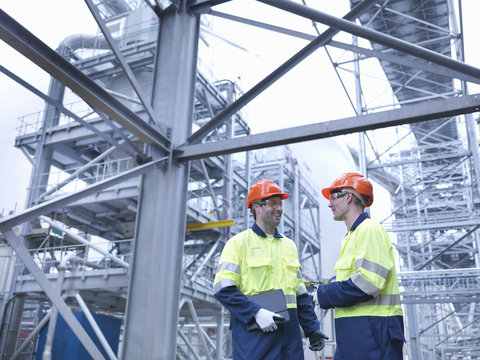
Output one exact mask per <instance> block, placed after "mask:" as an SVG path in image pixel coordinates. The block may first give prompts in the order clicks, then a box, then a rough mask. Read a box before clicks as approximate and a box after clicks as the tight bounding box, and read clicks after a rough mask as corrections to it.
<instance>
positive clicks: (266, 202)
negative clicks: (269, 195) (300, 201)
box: [257, 199, 283, 209]
mask: <svg viewBox="0 0 480 360" xmlns="http://www.w3.org/2000/svg"><path fill="white" fill-rule="evenodd" d="M257 204H258V205H260V206H263V205H268V206H270V207H271V208H273V209H276V208H278V207H279V206H280V207H283V201H275V200H270V199H267V200H263V201H259V202H257Z"/></svg>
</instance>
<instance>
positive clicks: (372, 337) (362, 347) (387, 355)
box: [334, 316, 405, 360]
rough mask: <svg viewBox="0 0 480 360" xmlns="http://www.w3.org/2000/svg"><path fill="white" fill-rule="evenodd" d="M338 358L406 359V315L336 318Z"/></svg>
mask: <svg viewBox="0 0 480 360" xmlns="http://www.w3.org/2000/svg"><path fill="white" fill-rule="evenodd" d="M335 334H336V337H337V339H336V340H337V350H336V351H335V358H334V359H335V360H402V359H403V355H402V354H403V344H404V342H405V337H404V333H403V317H402V316H389V317H382V316H357V317H345V318H338V319H335Z"/></svg>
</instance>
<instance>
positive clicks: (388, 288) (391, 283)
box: [335, 218, 403, 318]
mask: <svg viewBox="0 0 480 360" xmlns="http://www.w3.org/2000/svg"><path fill="white" fill-rule="evenodd" d="M335 273H336V280H337V281H345V280H348V279H351V281H352V282H353V283H354V284H355V285H356V286H358V287H359V288H360V289H361V290H362V291H363V292H365V293H366V294H368V295H371V296H373V299H371V300H369V301H367V302H361V303H357V304H356V305H354V306H350V307H336V308H335V318H343V317H354V316H397V315H399V316H403V311H402V306H401V301H400V292H399V288H398V281H397V273H396V271H395V262H394V253H393V246H392V244H391V242H390V239H389V237H388V234H387V232H386V231H385V230H384V229H383V228H382V227H381V226H380V225H379V224H377V223H375V222H374V221H372V220H371V219H369V218H366V219H365V220H363V221H362V222H361V223H360V225H358V227H357V228H356V229H355V230H354V231H350V232H349V233H348V234H347V236H345V238H344V239H343V241H342V251H341V253H340V258H339V260H338V261H337V262H336V264H335Z"/></svg>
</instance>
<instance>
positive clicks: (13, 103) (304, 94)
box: [0, 0, 480, 215]
mask: <svg viewBox="0 0 480 360" xmlns="http://www.w3.org/2000/svg"><path fill="white" fill-rule="evenodd" d="M242 2H244V3H246V2H247V0H242ZM310 2H311V1H310ZM235 3H239V2H238V1H235ZM250 3H251V2H250ZM308 3H309V1H307V4H308ZM331 3H333V2H331ZM252 4H253V3H251V4H250V5H252ZM335 4H336V6H337V8H335V9H329V10H328V11H329V12H330V13H332V14H334V15H337V16H342V15H343V14H344V13H345V12H346V11H348V10H346V9H347V8H346V6H347V2H346V1H336V2H335ZM230 6H233V4H232V5H230ZM263 6H265V5H263ZM329 6H330V5H329ZM463 6H464V17H465V20H464V22H465V46H466V51H467V53H466V62H467V63H469V64H470V65H474V66H477V67H480V56H479V45H478V39H477V37H478V35H477V34H478V23H477V22H478V20H477V19H478V13H479V10H480V1H478V0H463ZM0 7H1V9H2V10H3V11H5V12H6V13H7V14H8V15H10V16H11V17H13V18H14V19H15V20H16V21H18V22H20V23H21V24H22V25H23V26H25V27H26V28H27V29H28V30H29V31H30V32H32V33H33V34H35V35H36V36H37V37H38V38H40V39H41V40H42V41H43V42H45V43H46V44H47V45H49V46H50V47H51V48H53V49H55V48H56V47H57V46H58V44H59V43H60V42H61V41H62V40H63V39H64V38H66V37H67V36H69V35H71V34H80V33H84V34H93V33H95V31H96V28H97V27H96V24H95V21H94V20H93V17H92V16H91V14H90V12H89V10H88V8H87V6H86V5H85V3H84V2H83V1H80V0H70V1H65V0H48V1H34V0H28V1H11V0H0ZM247 9H248V11H251V10H252V7H251V6H250V7H247ZM275 10H276V9H275ZM270 11H274V10H270ZM250 13H251V14H252V13H255V12H250ZM276 13H277V12H276ZM258 14H259V15H260V12H258ZM278 14H280V12H278ZM240 15H241V14H240ZM245 16H247V13H245ZM279 16H281V15H279ZM267 17H269V18H273V17H272V16H271V13H270V14H269V15H268V16H267ZM275 19H277V18H275ZM258 20H262V19H261V16H259V17H258ZM264 20H265V21H267V20H268V19H264ZM214 21H217V20H214ZM280 21H281V19H280ZM218 22H219V23H221V21H220V20H218ZM306 24H308V22H306ZM219 25H220V24H219ZM308 26H311V25H309V24H308ZM470 29H471V30H470ZM305 31H307V30H306V29H305ZM308 31H311V28H310V29H309V30H308ZM230 34H231V37H232V38H234V34H235V32H231V33H230ZM259 34H262V35H259ZM235 41H237V42H238V43H239V45H241V46H242V47H245V48H247V49H248V52H246V51H242V50H232V49H231V48H230V50H229V51H228V52H223V54H227V55H229V56H230V57H231V58H228V56H227V55H226V58H225V59H224V62H225V63H226V64H228V63H229V62H230V66H228V67H227V66H225V68H224V69H223V70H222V71H224V72H225V76H237V79H238V77H240V79H238V81H239V83H240V84H241V85H244V86H245V87H246V88H248V87H249V86H251V85H252V84H254V83H255V82H257V81H258V80H260V79H262V78H263V76H265V75H267V74H268V73H269V72H271V71H272V70H273V69H275V67H276V66H278V65H280V64H281V63H282V62H283V61H285V60H286V59H288V58H289V57H290V56H292V55H293V54H294V53H295V52H296V51H297V50H298V49H300V48H301V47H303V46H304V45H305V44H306V43H305V42H302V41H298V40H295V41H294V40H292V39H287V38H286V37H285V36H284V35H277V34H273V33H271V32H265V31H263V32H261V33H259V32H258V29H256V30H255V29H252V30H251V32H250V31H248V30H244V31H243V30H242V33H241V38H239V39H236V40H235ZM0 54H2V56H1V57H0V64H1V65H2V66H4V67H6V68H7V69H8V70H10V71H12V72H14V73H15V74H17V75H19V76H21V77H22V78H24V79H25V80H26V81H27V82H29V83H30V84H32V85H33V86H35V87H37V88H38V89H40V90H41V91H43V92H44V93H47V91H48V83H49V76H48V74H46V73H45V72H44V71H43V70H41V69H39V68H38V67H37V66H36V65H35V64H32V63H31V62H30V61H29V60H26V59H25V58H24V57H23V56H21V55H19V54H18V53H17V52H16V51H14V50H12V49H11V48H10V47H9V46H8V45H6V44H5V43H3V42H2V41H0ZM239 59H241V60H240V61H239ZM232 61H233V62H235V63H236V64H237V66H236V67H232V66H231V64H232ZM232 68H233V69H236V70H235V71H236V72H237V73H238V74H233V73H231V69H232ZM218 69H219V70H220V67H219V68H218ZM227 69H230V70H227ZM307 69H308V70H307ZM228 71H230V73H229V74H228V73H227V72H228ZM220 75H222V74H220ZM475 92H480V91H479V90H478V87H476V88H472V90H471V93H475ZM0 99H1V102H0V111H1V114H2V120H1V122H0V130H1V131H0V146H1V148H2V149H1V150H2V157H1V158H0V166H1V169H2V174H3V176H2V177H1V178H0V214H4V215H6V214H7V213H8V212H9V211H11V210H13V209H15V208H16V211H19V210H21V209H23V207H24V202H25V196H26V192H25V189H26V188H27V187H28V181H29V178H30V164H29V162H28V161H27V160H26V157H25V156H24V155H23V154H22V153H21V151H20V150H18V149H16V148H15V147H14V142H15V137H16V136H17V134H18V132H17V128H18V126H20V124H21V120H19V118H20V117H21V116H24V115H27V114H32V113H35V112H38V111H41V110H43V107H44V104H43V101H41V100H39V99H38V98H36V97H35V96H34V95H32V94H31V93H30V92H28V91H27V90H25V89H24V88H22V87H21V86H20V85H18V84H16V83H15V82H13V81H12V80H11V79H9V78H8V77H6V76H5V75H3V74H1V73H0ZM275 111H276V112H275ZM251 112H254V113H255V114H257V118H258V117H260V118H261V119H262V120H261V121H259V120H257V121H255V122H254V123H252V124H250V126H251V127H252V128H253V130H254V132H262V131H267V130H272V129H274V128H283V127H287V126H292V125H294V124H295V125H300V124H302V123H312V122H317V121H325V120H331V119H336V118H342V117H345V116H351V115H352V110H351V109H350V108H349V106H348V103H347V99H346V97H345V95H344V93H343V92H342V89H341V87H340V84H339V82H338V80H337V79H336V76H335V74H334V72H333V71H332V69H331V65H330V63H329V62H328V61H326V57H325V54H324V53H323V52H321V54H320V52H319V54H318V55H316V54H315V55H312V56H311V57H309V58H308V59H307V60H305V61H304V62H302V64H301V65H299V66H297V67H296V68H295V69H294V70H292V71H291V72H290V73H289V74H287V75H286V76H285V77H284V78H282V79H281V80H280V81H279V82H278V84H275V86H273V87H272V88H271V89H269V90H267V91H266V92H265V94H262V96H261V97H258V98H257V99H256V100H254V101H253V102H252V104H251ZM259 114H261V115H260V116H259ZM273 119H274V120H273ZM329 141H330V140H325V141H324V142H323V143H322V144H324V145H323V146H330V145H329V144H331V143H330V142H329ZM315 144H318V142H309V143H304V144H299V145H296V146H295V148H296V149H298V150H299V151H300V152H301V153H302V154H303V155H304V157H305V159H307V160H306V161H309V162H310V163H309V167H310V168H311V169H312V173H311V176H312V177H314V178H319V177H322V180H321V181H322V183H321V184H320V186H327V185H329V183H330V182H331V180H332V178H331V176H329V177H325V176H318V175H319V174H323V175H325V173H324V172H322V171H324V167H323V166H319V164H318V154H316V149H318V147H317V146H316V145H315ZM325 144H326V145H325ZM339 151H342V150H341V149H340V150H339ZM294 155H295V154H294ZM308 155H310V156H308ZM329 161H335V160H334V159H329ZM312 162H313V164H312ZM332 166H333V165H332ZM346 166H347V167H348V166H350V165H349V164H347V165H346ZM344 170H345V171H346V170H349V169H342V166H341V165H340V166H339V167H338V171H344ZM332 176H333V175H332Z"/></svg>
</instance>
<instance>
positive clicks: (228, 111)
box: [188, 0, 376, 144]
mask: <svg viewBox="0 0 480 360" xmlns="http://www.w3.org/2000/svg"><path fill="white" fill-rule="evenodd" d="M375 2H376V0H364V1H363V2H362V3H360V4H359V5H357V6H356V7H355V8H353V9H352V10H351V11H350V12H349V13H348V14H347V15H345V16H344V19H345V20H344V21H347V22H349V21H348V20H354V19H355V18H356V17H357V16H359V15H360V14H362V13H363V12H364V11H366V10H367V9H368V8H370V7H371V6H373V5H374V3H375ZM338 32H339V31H338V30H336V29H334V28H329V29H327V30H326V31H325V32H323V33H322V34H321V35H319V36H318V37H317V38H316V39H315V40H313V41H312V42H310V43H309V44H308V45H307V46H305V47H304V48H303V49H301V50H300V51H299V52H298V53H296V54H295V55H294V56H292V57H291V58H290V59H288V60H287V61H286V62H285V63H283V64H282V65H280V67H278V68H277V69H276V70H274V71H273V72H272V73H270V74H269V75H268V76H267V77H266V78H264V79H263V80H262V81H260V82H259V83H258V84H257V85H255V86H254V87H252V88H251V89H250V90H248V91H247V92H246V93H245V94H244V95H242V96H241V97H240V98H238V99H237V100H236V101H235V102H233V103H232V104H230V105H228V106H227V107H226V108H225V109H223V110H222V111H221V112H220V113H219V114H218V115H217V116H215V117H214V118H213V119H212V120H210V121H209V122H208V123H206V124H205V125H203V126H202V127H201V128H200V129H198V130H197V131H196V132H195V133H194V134H193V135H191V136H190V137H189V138H188V143H190V144H194V143H199V142H200V141H201V140H202V138H203V137H204V136H206V135H207V134H208V133H209V132H211V131H212V130H214V129H216V128H218V127H219V126H221V125H222V124H223V123H224V122H225V121H227V120H228V119H230V117H231V116H233V115H234V114H235V113H236V112H237V111H238V110H240V109H241V108H242V107H244V106H245V105H247V104H248V103H249V102H250V101H252V100H253V99H255V98H256V97H257V96H258V95H260V94H261V93H262V92H263V91H265V90H266V89H268V87H270V85H272V84H274V83H275V82H276V81H277V80H278V79H280V78H281V77H282V76H283V75H284V74H286V73H287V72H288V71H290V70H292V69H293V68H294V67H295V66H297V65H298V64H299V63H300V62H301V61H303V60H304V59H305V58H307V57H308V56H309V55H311V54H312V53H313V52H315V50H317V49H318V48H319V47H321V46H324V45H325V44H327V43H328V42H329V41H330V40H331V39H332V38H333V37H334V36H335V35H336V34H337V33H338Z"/></svg>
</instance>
